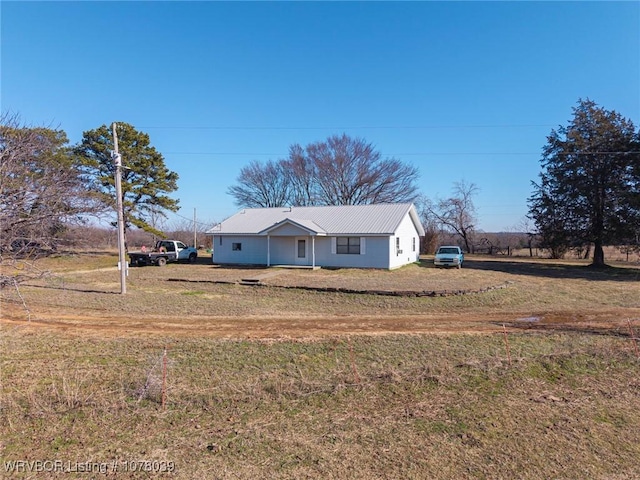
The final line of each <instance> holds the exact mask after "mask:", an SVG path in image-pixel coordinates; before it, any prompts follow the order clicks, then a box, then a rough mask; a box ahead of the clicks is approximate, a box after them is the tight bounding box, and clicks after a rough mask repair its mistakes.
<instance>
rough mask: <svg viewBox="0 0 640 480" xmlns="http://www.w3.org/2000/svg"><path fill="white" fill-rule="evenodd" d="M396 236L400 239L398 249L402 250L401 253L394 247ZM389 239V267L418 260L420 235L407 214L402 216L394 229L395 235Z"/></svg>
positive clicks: (396, 266)
mask: <svg viewBox="0 0 640 480" xmlns="http://www.w3.org/2000/svg"><path fill="white" fill-rule="evenodd" d="M398 238H399V239H400V250H402V253H398V252H397V249H396V245H397V243H396V242H397V239H398ZM390 241H391V244H390V245H389V250H388V253H389V256H390V257H389V268H398V267H401V266H402V265H406V264H408V263H413V262H417V261H418V260H420V237H419V236H418V232H417V230H416V227H415V225H414V224H413V222H412V221H411V218H410V217H409V216H408V215H407V216H405V217H404V219H403V220H402V222H401V223H400V226H399V227H398V229H397V230H396V234H395V236H392V237H391V238H390ZM414 242H415V243H414ZM414 245H415V249H414Z"/></svg>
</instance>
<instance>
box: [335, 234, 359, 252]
mask: <svg viewBox="0 0 640 480" xmlns="http://www.w3.org/2000/svg"><path fill="white" fill-rule="evenodd" d="M336 253H337V254H339V255H341V254H348V255H360V237H337V238H336Z"/></svg>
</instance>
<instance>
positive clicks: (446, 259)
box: [433, 245, 464, 268]
mask: <svg viewBox="0 0 640 480" xmlns="http://www.w3.org/2000/svg"><path fill="white" fill-rule="evenodd" d="M462 262H464V253H462V249H461V248H460V247H456V246H452V245H445V246H442V247H440V248H438V251H437V252H436V256H435V257H434V259H433V264H434V265H435V266H436V267H457V268H462Z"/></svg>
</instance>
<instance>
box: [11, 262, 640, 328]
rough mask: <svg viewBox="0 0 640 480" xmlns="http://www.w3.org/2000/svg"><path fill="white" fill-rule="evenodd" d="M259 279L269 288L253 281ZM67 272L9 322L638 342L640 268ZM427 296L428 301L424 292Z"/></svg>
mask: <svg viewBox="0 0 640 480" xmlns="http://www.w3.org/2000/svg"><path fill="white" fill-rule="evenodd" d="M247 280H249V281H251V282H253V283H257V285H249V286H247V285H244V283H246V281H247ZM118 282H119V276H118V273H117V271H116V270H115V269H114V268H99V269H91V268H87V269H83V270H74V271H65V272H63V273H61V274H59V275H56V276H55V277H52V278H50V279H49V280H47V281H39V282H33V283H32V284H29V285H26V286H23V287H22V288H21V297H20V296H17V295H15V294H13V295H11V294H7V293H6V292H5V294H3V301H2V305H1V307H2V311H1V315H0V321H2V322H3V323H4V324H5V325H12V326H21V327H24V328H37V329H42V328H51V329H63V330H66V331H68V332H70V333H76V334H91V333H96V334H99V335H101V336H104V335H109V336H112V335H113V336H122V335H124V336H128V335H139V334H141V333H144V334H145V335H161V336H194V337H200V336H207V337H217V338H308V337H319V336H331V335H346V334H371V335H375V334H385V333H433V334H444V333H453V332H464V333H490V332H500V331H502V330H503V329H504V328H508V329H519V330H527V331H537V330H541V329H543V330H567V331H571V330H580V331H589V332H593V333H599V332H608V333H609V334H610V333H616V332H618V333H620V334H621V335H626V334H627V332H628V326H627V324H628V323H629V321H633V322H636V321H637V320H640V269H638V268H634V267H633V266H632V267H631V268H629V266H628V265H625V266H624V268H620V267H613V268H609V269H605V270H602V271H599V270H593V269H590V268H589V267H587V266H585V264H584V263H579V262H573V263H571V262H563V263H558V262H552V261H532V260H529V259H512V258H502V259H495V258H475V259H473V260H469V261H468V262H467V264H466V265H465V268H463V269H462V270H443V269H435V268H433V267H432V265H431V264H430V262H428V260H425V261H424V262H422V263H421V264H420V265H411V266H408V267H405V268H403V269H400V270H396V271H379V270H376V271H371V270H353V269H341V270H325V269H322V270H315V271H312V270H300V269H264V268H257V269H250V268H228V267H219V266H213V265H210V264H208V262H207V260H206V259H201V260H200V262H199V263H198V264H196V265H169V266H167V267H165V268H159V267H144V268H132V269H131V270H130V274H129V278H128V293H127V295H119V283H118ZM417 295H422V296H417Z"/></svg>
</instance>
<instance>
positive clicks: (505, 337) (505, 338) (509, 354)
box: [502, 323, 511, 366]
mask: <svg viewBox="0 0 640 480" xmlns="http://www.w3.org/2000/svg"><path fill="white" fill-rule="evenodd" d="M502 332H503V334H504V344H505V347H506V348H507V359H508V360H509V366H511V350H510V349H509V339H508V338H507V327H505V325H504V323H503V324H502Z"/></svg>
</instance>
